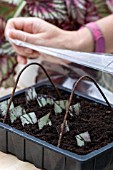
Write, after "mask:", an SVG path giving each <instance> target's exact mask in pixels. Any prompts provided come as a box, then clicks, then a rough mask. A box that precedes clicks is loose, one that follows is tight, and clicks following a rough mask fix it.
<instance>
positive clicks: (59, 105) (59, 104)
mask: <svg viewBox="0 0 113 170" xmlns="http://www.w3.org/2000/svg"><path fill="white" fill-rule="evenodd" d="M67 106H68V100H58V101H55V103H54V111H55V114H58V113H61V112H62V110H63V109H64V110H66V108H67Z"/></svg>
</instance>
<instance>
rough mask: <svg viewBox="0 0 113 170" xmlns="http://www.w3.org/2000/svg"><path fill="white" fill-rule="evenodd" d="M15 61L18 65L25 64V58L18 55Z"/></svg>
mask: <svg viewBox="0 0 113 170" xmlns="http://www.w3.org/2000/svg"><path fill="white" fill-rule="evenodd" d="M17 61H18V63H20V64H27V58H25V57H24V56H20V55H18V56H17Z"/></svg>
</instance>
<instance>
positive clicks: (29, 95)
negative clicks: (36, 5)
mask: <svg viewBox="0 0 113 170" xmlns="http://www.w3.org/2000/svg"><path fill="white" fill-rule="evenodd" d="M25 95H26V100H27V101H31V100H35V99H36V98H37V93H36V91H35V88H34V87H31V88H29V89H27V90H26V91H25Z"/></svg>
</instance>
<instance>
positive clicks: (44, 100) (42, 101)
mask: <svg viewBox="0 0 113 170" xmlns="http://www.w3.org/2000/svg"><path fill="white" fill-rule="evenodd" d="M37 102H38V104H39V106H40V107H44V106H46V105H47V104H50V105H53V104H54V100H53V98H52V97H50V96H47V95H43V96H38V97H37Z"/></svg>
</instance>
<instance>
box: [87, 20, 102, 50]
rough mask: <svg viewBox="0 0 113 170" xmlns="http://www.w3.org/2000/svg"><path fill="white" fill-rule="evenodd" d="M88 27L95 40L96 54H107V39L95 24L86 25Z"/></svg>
mask: <svg viewBox="0 0 113 170" xmlns="http://www.w3.org/2000/svg"><path fill="white" fill-rule="evenodd" d="M85 27H87V28H88V29H89V30H90V32H91V34H92V36H93V39H94V52H97V53H105V39H104V36H103V34H102V32H101V30H100V28H99V27H98V25H97V24H96V23H95V22H91V23H88V24H86V25H85Z"/></svg>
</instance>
